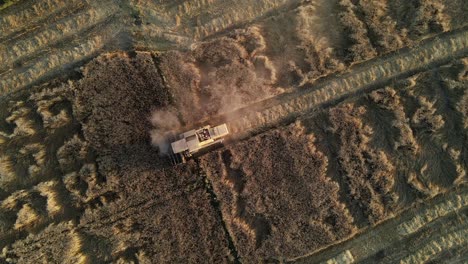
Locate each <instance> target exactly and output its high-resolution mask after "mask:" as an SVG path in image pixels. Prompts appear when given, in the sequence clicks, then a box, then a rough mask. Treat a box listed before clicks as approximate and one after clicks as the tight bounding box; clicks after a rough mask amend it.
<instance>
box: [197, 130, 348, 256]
mask: <svg viewBox="0 0 468 264" xmlns="http://www.w3.org/2000/svg"><path fill="white" fill-rule="evenodd" d="M314 141H315V138H314V136H313V135H306V134H305V131H304V129H303V128H302V126H301V125H299V124H294V125H291V126H289V127H287V128H284V129H277V130H273V131H270V132H267V133H265V134H261V135H258V136H255V137H253V138H251V139H249V140H247V141H245V142H240V143H237V144H233V145H230V146H229V147H227V148H226V149H224V150H221V151H217V152H213V153H211V154H208V155H207V156H204V157H203V158H202V159H201V166H202V168H203V169H204V171H205V172H206V174H207V176H208V178H209V179H210V180H211V181H212V183H213V188H214V190H215V192H216V194H217V196H218V199H219V200H220V203H221V208H222V212H223V216H224V219H225V221H226V223H227V225H228V229H229V230H230V232H231V234H232V236H233V239H234V243H235V245H236V247H237V249H238V251H239V252H240V254H241V256H242V261H246V262H256V261H260V260H262V259H263V260H267V259H270V260H272V259H284V258H291V257H295V256H298V255H301V254H306V253H308V252H311V251H313V250H316V249H318V248H320V247H323V246H325V245H327V244H329V243H332V242H333V241H336V240H339V239H343V238H345V237H347V236H349V235H350V234H351V233H352V232H353V230H354V227H353V225H352V218H351V217H350V215H349V213H348V211H347V209H345V207H344V205H343V204H342V203H341V202H339V200H338V199H339V198H338V185H337V184H336V183H335V182H333V181H330V179H329V178H327V177H326V171H327V158H326V157H325V156H324V155H323V154H322V153H321V152H320V151H318V150H317V149H316V148H315V146H314Z"/></svg>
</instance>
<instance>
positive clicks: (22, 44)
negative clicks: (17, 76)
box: [0, 8, 116, 67]
mask: <svg viewBox="0 0 468 264" xmlns="http://www.w3.org/2000/svg"><path fill="white" fill-rule="evenodd" d="M115 12H116V10H115V9H114V8H106V9H104V10H94V9H91V10H86V11H84V12H82V13H80V14H77V15H76V16H73V17H70V18H69V19H66V20H65V21H61V22H59V23H57V24H55V25H52V26H49V27H48V28H47V29H44V30H43V31H41V32H39V33H38V34H36V35H35V36H32V37H30V38H27V39H24V40H21V41H19V42H17V43H15V44H14V45H12V46H6V45H0V60H1V61H2V62H4V64H3V65H2V66H0V67H7V66H9V64H12V63H13V62H15V61H18V60H21V59H22V58H24V57H25V56H28V55H29V57H31V56H30V55H31V54H34V53H35V52H37V51H39V50H41V49H43V48H45V47H48V46H50V45H53V44H54V43H57V42H59V41H60V40H61V39H63V38H66V37H70V36H74V35H79V34H80V32H83V31H85V30H86V29H88V28H90V27H92V26H93V25H96V24H98V23H100V22H102V21H104V20H105V19H107V18H108V17H109V16H111V15H112V14H113V13H115ZM33 57H34V56H33ZM10 66H11V65H10Z"/></svg>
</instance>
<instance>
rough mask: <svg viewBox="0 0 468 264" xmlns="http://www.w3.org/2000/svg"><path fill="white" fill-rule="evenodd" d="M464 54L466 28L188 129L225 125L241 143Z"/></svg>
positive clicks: (467, 46) (466, 51)
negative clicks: (320, 109) (321, 108)
mask: <svg viewBox="0 0 468 264" xmlns="http://www.w3.org/2000/svg"><path fill="white" fill-rule="evenodd" d="M467 55H468V28H467V27H465V28H462V29H459V30H455V31H452V32H446V33H443V34H440V35H438V36H435V37H432V38H429V39H426V40H424V41H422V42H421V43H420V45H419V46H415V47H406V48H403V49H401V50H398V51H396V52H393V53H391V54H389V55H387V56H384V57H380V58H376V59H373V60H370V61H367V62H364V63H362V64H359V65H355V66H352V67H351V68H350V69H349V70H348V72H347V73H344V74H341V75H337V76H333V77H330V78H325V80H323V81H321V83H319V84H317V85H315V86H313V87H310V88H307V89H305V88H304V89H297V90H296V91H293V92H291V93H285V94H281V95H278V96H276V97H273V98H269V99H266V100H264V101H260V102H258V103H255V104H252V105H249V106H247V107H244V108H241V109H238V110H235V111H233V112H230V113H227V114H223V115H220V116H217V117H214V118H210V119H209V120H202V121H201V122H198V123H196V124H194V125H192V126H190V128H193V127H198V126H200V125H201V124H206V123H210V124H218V123H222V122H225V123H227V124H228V126H229V129H230V131H231V136H230V138H229V139H230V140H239V139H243V138H246V137H249V136H250V135H252V134H256V133H260V132H262V131H265V130H267V129H269V128H272V127H275V126H277V125H280V124H285V123H290V122H292V121H293V120H295V119H297V118H299V117H300V116H301V115H303V114H305V113H306V112H310V111H311V110H313V109H317V108H318V107H326V106H328V105H330V104H333V103H336V102H338V101H341V100H344V99H346V98H349V97H350V96H355V95H358V94H362V93H364V92H368V91H370V90H374V89H377V88H380V87H381V86H382V85H384V84H386V83H388V82H391V81H394V80H398V79H402V78H407V77H409V76H412V75H414V74H416V73H418V72H423V71H426V70H428V69H431V68H435V67H438V66H441V65H444V64H447V63H449V62H450V61H451V60H453V59H457V58H462V57H465V56H467ZM184 131H185V130H184Z"/></svg>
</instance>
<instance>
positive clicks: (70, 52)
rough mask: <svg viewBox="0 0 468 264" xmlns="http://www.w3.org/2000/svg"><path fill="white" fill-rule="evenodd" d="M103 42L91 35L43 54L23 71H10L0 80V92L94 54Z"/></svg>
mask: <svg viewBox="0 0 468 264" xmlns="http://www.w3.org/2000/svg"><path fill="white" fill-rule="evenodd" d="M104 44H105V40H104V38H103V37H102V36H100V35H97V36H94V37H91V38H90V39H88V40H87V41H84V42H83V43H82V44H79V45H77V46H72V47H69V48H67V49H63V50H61V51H59V52H57V53H54V54H49V56H43V57H41V58H40V59H39V60H38V61H36V62H35V63H33V64H32V65H31V66H30V67H29V68H27V69H26V70H24V71H23V72H19V73H18V72H16V71H10V72H8V73H7V74H6V75H5V77H4V78H2V80H1V81H0V93H3V94H5V93H7V92H10V91H13V90H17V89H19V88H21V87H24V86H26V85H29V84H31V83H33V82H34V81H36V80H37V79H39V78H41V77H44V76H45V75H50V74H52V73H53V71H56V70H60V69H63V68H65V67H67V66H69V65H70V64H73V62H76V61H79V60H83V59H86V58H89V57H92V56H94V55H95V54H96V53H97V51H98V50H99V49H101V48H102V47H103V46H104Z"/></svg>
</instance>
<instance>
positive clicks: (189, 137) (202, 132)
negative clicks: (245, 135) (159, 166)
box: [169, 124, 229, 164]
mask: <svg viewBox="0 0 468 264" xmlns="http://www.w3.org/2000/svg"><path fill="white" fill-rule="evenodd" d="M228 134H229V130H228V128H227V125H226V124H221V125H219V126H216V127H210V126H209V125H208V126H204V127H202V128H199V129H193V130H190V131H187V132H185V133H183V134H180V135H179V137H178V138H175V139H173V140H171V149H170V152H169V157H170V159H171V162H172V163H173V164H179V163H185V161H186V160H187V159H188V158H190V157H192V155H193V154H194V153H196V152H198V151H200V150H202V149H205V148H207V147H209V146H212V145H215V144H218V143H222V142H223V141H224V138H223V137H225V136H227V135H228Z"/></svg>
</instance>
